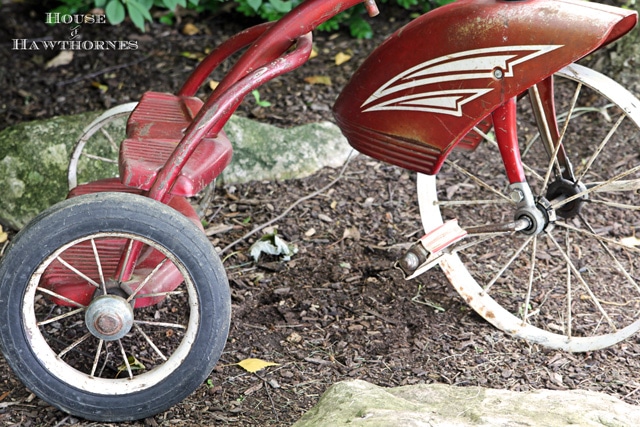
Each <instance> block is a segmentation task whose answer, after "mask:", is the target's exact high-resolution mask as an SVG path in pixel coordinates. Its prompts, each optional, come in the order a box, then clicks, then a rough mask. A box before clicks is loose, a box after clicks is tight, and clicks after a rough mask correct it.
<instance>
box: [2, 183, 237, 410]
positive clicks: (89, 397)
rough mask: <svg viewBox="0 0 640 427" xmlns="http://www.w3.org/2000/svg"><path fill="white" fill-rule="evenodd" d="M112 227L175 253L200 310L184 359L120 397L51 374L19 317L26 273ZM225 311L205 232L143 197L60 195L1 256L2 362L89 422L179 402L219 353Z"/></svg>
mask: <svg viewBox="0 0 640 427" xmlns="http://www.w3.org/2000/svg"><path fill="white" fill-rule="evenodd" d="M110 231H111V232H125V233H131V234H136V235H139V236H141V237H144V238H147V239H150V240H152V241H153V242H155V243H157V244H158V245H161V246H163V247H164V248H166V249H167V250H168V251H169V252H170V253H171V254H173V255H174V256H175V257H176V259H178V260H179V262H180V263H181V264H182V265H183V266H184V268H185V270H186V271H187V272H188V274H189V276H190V277H191V279H192V281H193V283H194V287H195V288H196V292H197V300H198V303H199V304H198V307H199V314H200V323H199V327H198V328H197V332H196V335H195V341H194V345H193V346H192V347H191V350H190V351H189V353H188V354H187V357H186V358H185V359H184V360H183V361H182V363H180V364H179V366H178V367H177V368H176V369H175V370H174V371H173V372H170V373H168V375H167V376H166V377H165V378H163V379H162V380H161V381H160V382H159V383H157V384H155V385H153V386H151V387H149V388H147V389H143V390H138V391H136V392H132V393H127V394H120V395H105V394H100V393H99V391H98V390H96V393H93V392H87V391H86V390H80V389H78V388H77V387H74V384H70V383H67V382H65V381H64V380H61V379H60V378H58V377H57V376H55V375H53V374H52V373H51V372H49V370H48V369H47V368H46V367H45V366H44V365H43V364H42V363H41V362H40V360H39V359H38V357H37V356H36V355H35V354H34V352H33V349H32V348H31V346H30V342H29V340H28V339H27V337H26V333H25V332H26V331H25V327H24V319H23V318H22V309H23V305H24V303H25V289H26V288H27V284H28V282H29V278H30V277H31V276H32V274H34V272H35V271H36V269H37V268H38V266H39V265H40V264H41V262H42V261H43V260H44V259H46V257H48V256H49V255H50V254H52V253H53V252H54V251H55V250H56V249H57V248H60V247H61V246H62V245H64V244H66V243H68V242H71V241H73V240H74V239H77V238H81V237H83V236H87V235H90V234H92V233H97V232H110ZM230 316H231V299H230V292H229V284H228V281H227V277H226V274H225V271H224V268H223V266H222V263H221V261H220V259H219V258H218V256H217V254H216V253H215V250H214V249H213V246H212V245H211V243H210V242H209V241H208V240H207V238H206V236H204V234H203V233H202V232H201V230H199V229H198V227H197V226H196V225H194V224H193V223H192V222H190V221H189V220H188V219H187V218H186V217H184V216H183V215H182V214H180V213H179V212H177V211H175V210H174V209H172V208H170V207H168V206H165V205H163V204H161V203H159V202H156V201H154V200H151V199H148V198H145V197H142V196H137V195H132V194H122V193H99V194H90V195H85V196H79V197H75V198H72V199H69V200H65V201H64V202H61V203H59V204H57V205H55V206H53V207H51V208H50V209H48V210H46V211H45V212H43V213H42V214H40V215H39V216H38V217H36V218H35V219H34V220H33V221H31V222H30V223H29V224H28V225H27V226H26V227H25V228H24V229H23V230H22V231H21V232H20V233H18V235H17V236H16V237H15V239H14V240H13V242H12V244H11V246H10V249H9V250H8V251H7V253H6V254H5V256H4V257H3V258H2V259H1V264H0V348H1V349H2V352H3V353H4V356H5V358H6V360H7V363H8V364H9V365H10V367H11V368H12V369H13V371H14V372H15V374H16V375H17V376H18V377H19V378H20V380H21V381H22V382H23V383H24V384H25V386H26V387H28V388H29V389H30V390H31V391H32V392H33V393H35V394H36V395H37V396H39V397H40V398H41V399H42V400H44V401H46V402H48V403H50V404H51V405H53V406H55V407H57V408H59V409H61V410H62V411H64V412H67V413H69V414H72V415H74V416H77V417H82V418H85V419H89V420H95V421H110V422H115V421H124V420H135V419H141V418H145V417H149V416H152V415H154V414H157V413H159V412H162V411H164V410H166V409H168V408H169V407H171V406H172V405H174V404H176V403H178V402H180V401H181V400H183V399H184V398H185V397H186V396H188V395H189V394H191V393H192V392H193V391H194V390H195V389H196V388H197V387H198V386H199V385H201V384H202V383H203V382H204V381H205V380H206V378H207V376H208V375H209V374H210V372H211V370H212V369H213V367H214V365H215V364H216V362H217V361H218V359H219V357H220V355H221V354H222V350H223V348H224V345H225V343H226V340H227V335H228V331H229V324H230Z"/></svg>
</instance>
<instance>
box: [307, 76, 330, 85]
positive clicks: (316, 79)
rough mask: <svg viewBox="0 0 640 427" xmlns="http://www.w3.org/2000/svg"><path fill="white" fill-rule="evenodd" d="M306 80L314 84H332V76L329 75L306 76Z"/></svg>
mask: <svg viewBox="0 0 640 427" xmlns="http://www.w3.org/2000/svg"><path fill="white" fill-rule="evenodd" d="M304 81H305V82H307V83H309V84H312V85H327V86H331V84H332V83H331V77H329V76H311V77H305V79H304Z"/></svg>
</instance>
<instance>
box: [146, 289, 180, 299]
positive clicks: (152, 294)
mask: <svg viewBox="0 0 640 427" xmlns="http://www.w3.org/2000/svg"><path fill="white" fill-rule="evenodd" d="M169 295H184V292H183V291H167V292H153V293H150V294H139V295H138V296H137V297H136V299H142V298H157V297H168V296H169Z"/></svg>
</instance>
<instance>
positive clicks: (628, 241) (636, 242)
mask: <svg viewBox="0 0 640 427" xmlns="http://www.w3.org/2000/svg"><path fill="white" fill-rule="evenodd" d="M620 244H621V245H624V246H627V247H629V248H634V247H636V246H640V239H638V238H637V237H636V236H631V237H625V238H624V239H620Z"/></svg>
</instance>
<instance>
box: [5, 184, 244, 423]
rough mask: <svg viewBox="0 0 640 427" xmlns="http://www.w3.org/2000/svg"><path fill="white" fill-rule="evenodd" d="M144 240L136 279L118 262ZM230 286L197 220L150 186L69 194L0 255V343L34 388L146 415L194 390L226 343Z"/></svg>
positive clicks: (125, 415)
mask: <svg viewBox="0 0 640 427" xmlns="http://www.w3.org/2000/svg"><path fill="white" fill-rule="evenodd" d="M133 247H138V248H141V249H140V251H139V253H140V256H139V258H138V262H137V263H136V265H135V268H134V269H133V271H132V273H131V274H130V275H129V278H128V279H126V280H125V279H124V278H123V276H122V275H120V274H119V273H118V268H117V266H118V264H119V262H120V260H121V259H124V258H126V257H127V256H128V255H127V254H128V253H130V252H131V248H133ZM230 307H231V305H230V293H229V286H228V282H227V279H226V275H225V273H224V269H223V266H222V263H221V262H220V260H219V258H218V257H217V255H216V253H215V251H214V249H213V247H212V245H211V244H210V242H209V241H208V240H207V239H206V237H205V236H204V234H203V233H202V232H201V231H200V230H199V229H198V227H197V226H196V225H194V224H193V223H192V222H190V221H189V220H188V219H186V218H185V217H184V216H182V215H181V214H180V213H178V212H177V211H175V210H173V209H172V208H170V207H168V206H165V205H162V204H160V203H158V202H156V201H153V200H151V199H148V198H144V197H142V196H137V195H132V194H120V193H100V194H91V195H85V196H79V197H75V198H72V199H69V200H66V201H64V202H62V203H60V204H58V205H55V206H54V207H52V208H50V209H49V210H47V211H45V212H44V213H43V214H41V215H39V216H38V217H37V218H36V219H35V220H33V221H32V222H31V223H29V224H28V225H27V227H25V228H24V229H23V230H22V231H21V232H20V233H19V234H18V235H17V236H16V238H15V239H14V241H13V243H12V246H11V248H10V249H9V251H8V252H7V254H6V255H5V256H4V258H3V259H2V264H1V265H0V346H1V348H2V351H3V353H4V355H5V358H6V360H7V363H8V364H9V365H10V366H11V368H12V369H13V371H14V372H15V373H16V375H17V376H18V377H19V378H20V379H21V380H22V382H23V383H24V384H25V385H26V386H27V387H28V388H29V389H30V390H31V391H33V392H34V393H35V394H36V395H37V396H39V397H40V398H42V399H43V400H45V401H47V402H49V403H50V404H52V405H54V406H56V407H58V408H59V409H61V410H63V411H65V412H67V413H70V414H72V415H74V416H79V417H82V418H86V419H90V420H96V421H123V420H134V419H140V418H145V417H148V416H151V415H154V414H156V413H158V412H161V411H163V410H166V409H168V408H169V407H171V406H172V405H174V404H176V403H178V402H180V401H181V400H182V399H184V398H185V397H186V396H187V395H189V394H190V393H191V392H193V391H194V390H195V389H196V388H197V387H198V386H199V385H200V384H202V383H203V381H205V380H206V378H207V376H208V375H209V373H210V372H211V370H212V369H213V367H214V365H215V363H216V362H217V360H218V358H219V357H220V355H221V353H222V350H223V347H224V345H225V342H226V338H227V334H228V330H229V323H230V311H231V308H230Z"/></svg>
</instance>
